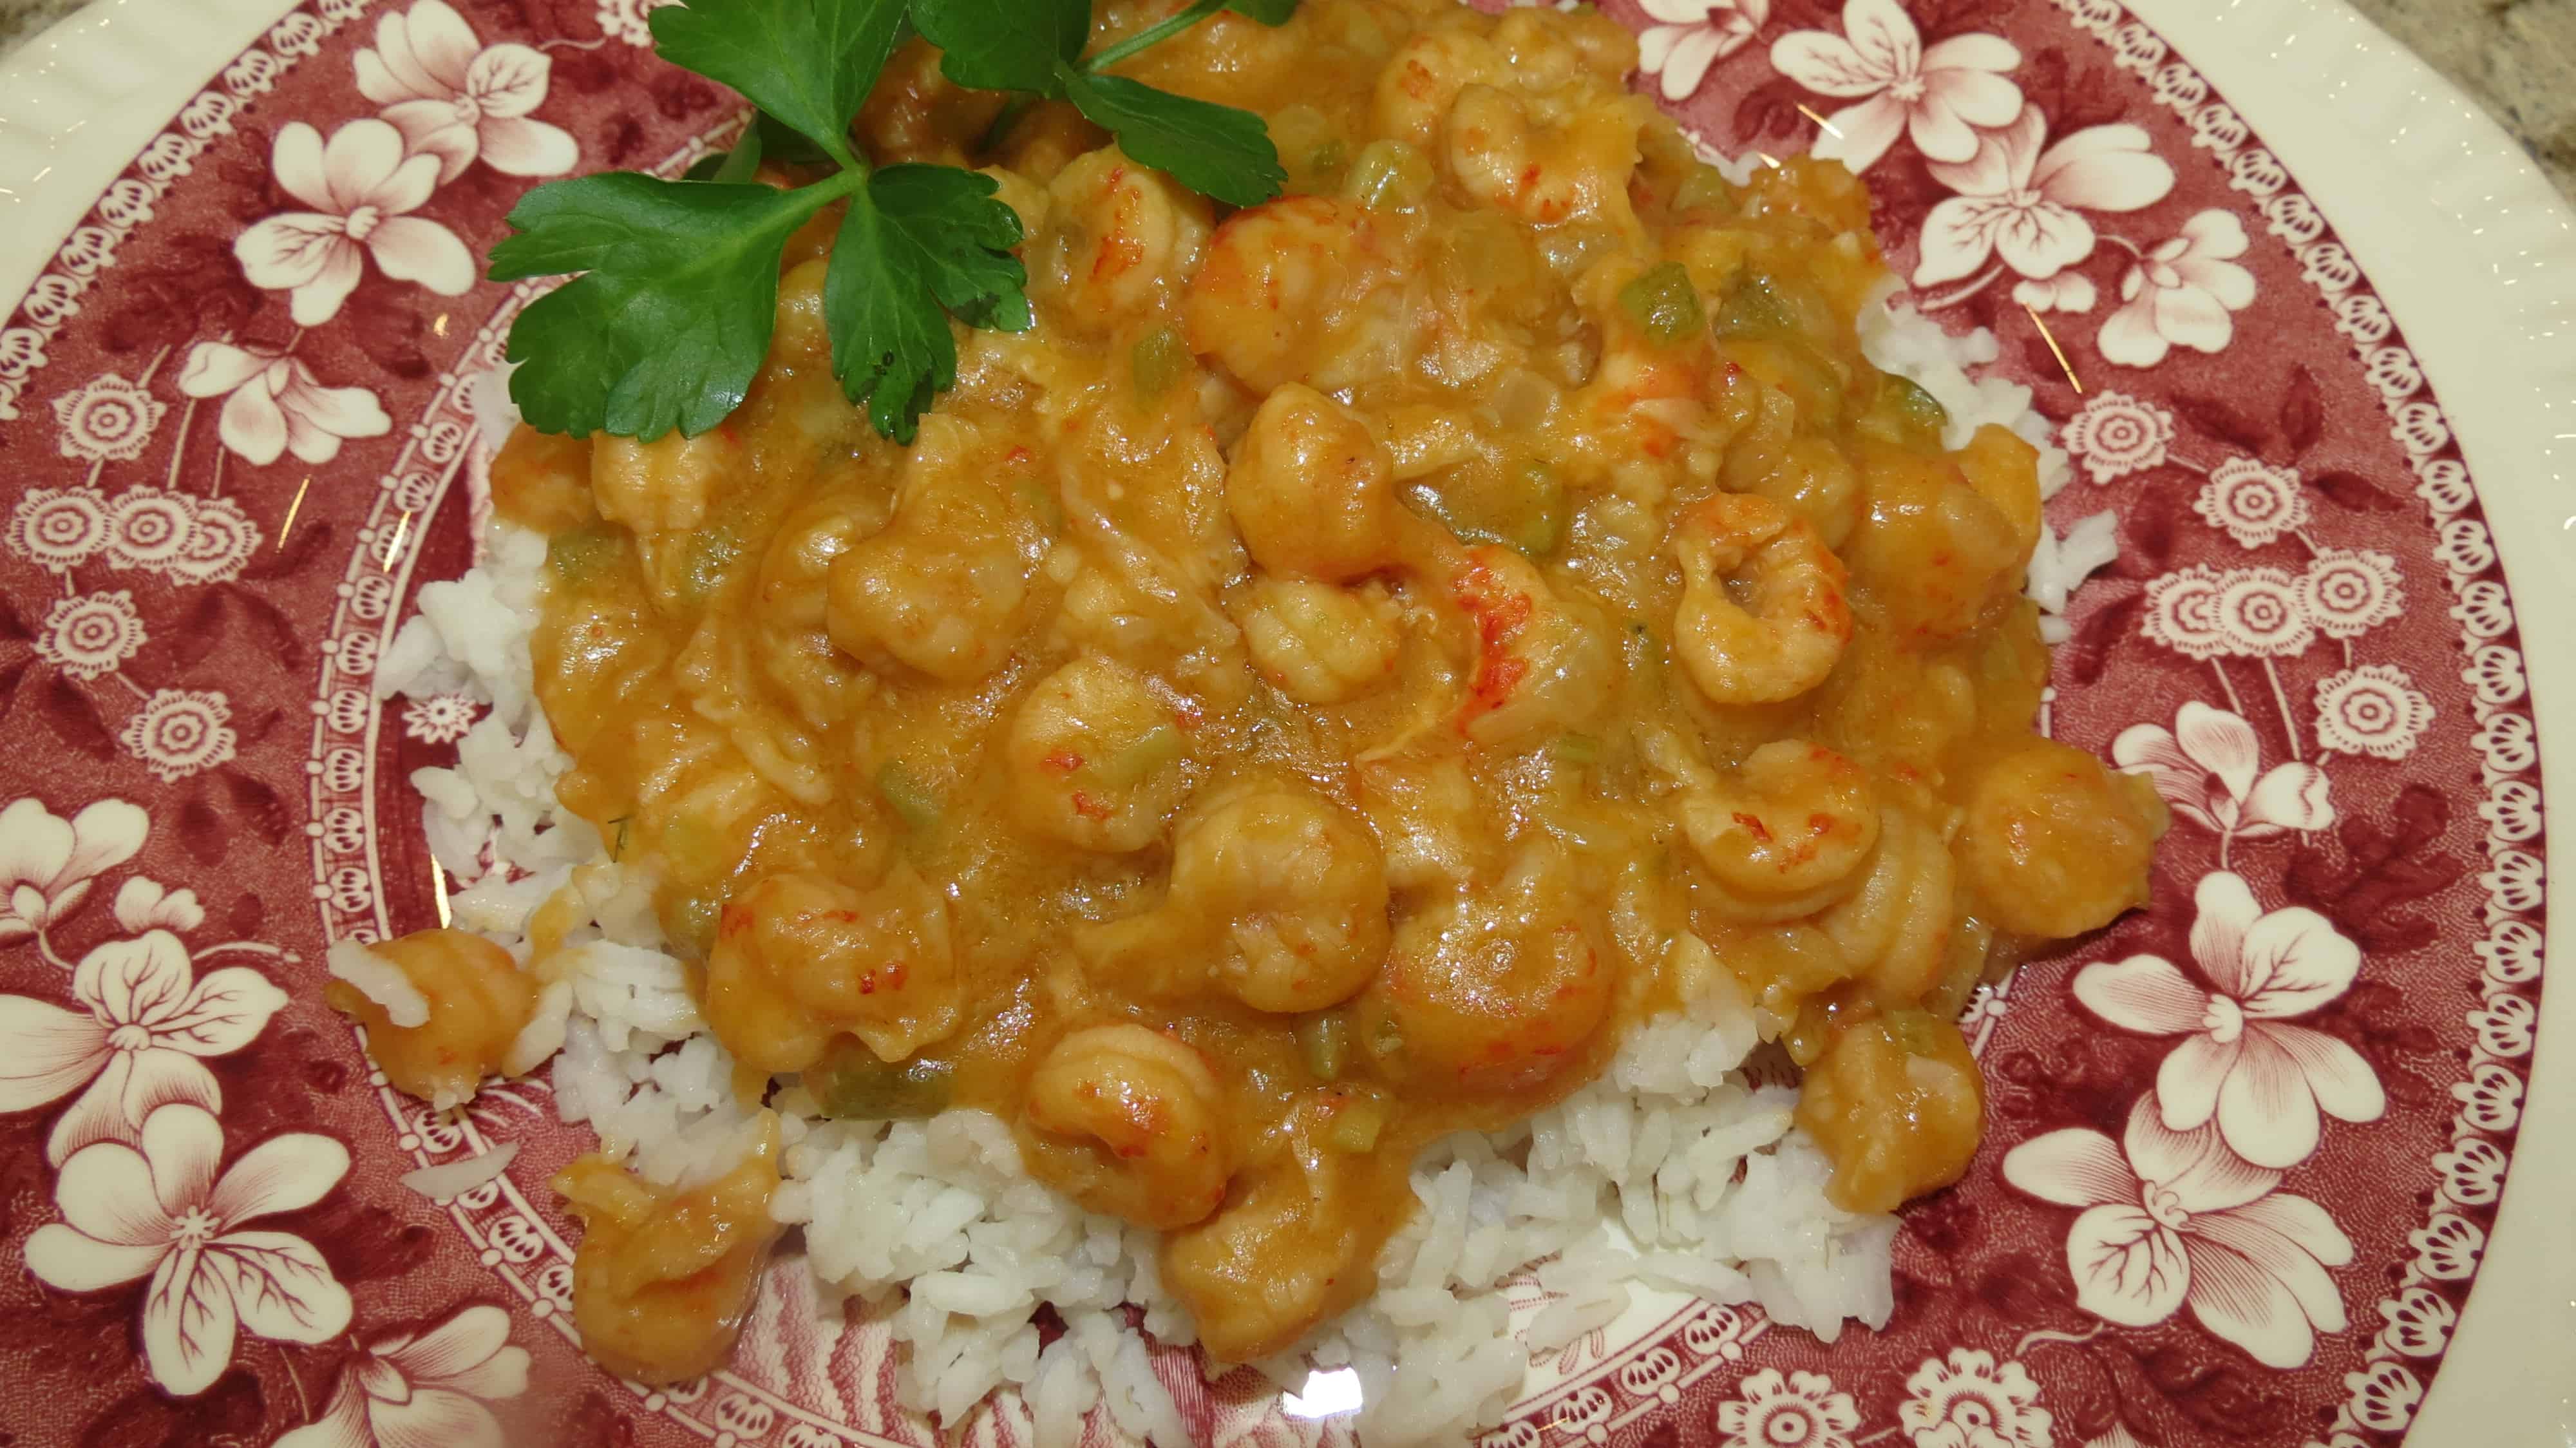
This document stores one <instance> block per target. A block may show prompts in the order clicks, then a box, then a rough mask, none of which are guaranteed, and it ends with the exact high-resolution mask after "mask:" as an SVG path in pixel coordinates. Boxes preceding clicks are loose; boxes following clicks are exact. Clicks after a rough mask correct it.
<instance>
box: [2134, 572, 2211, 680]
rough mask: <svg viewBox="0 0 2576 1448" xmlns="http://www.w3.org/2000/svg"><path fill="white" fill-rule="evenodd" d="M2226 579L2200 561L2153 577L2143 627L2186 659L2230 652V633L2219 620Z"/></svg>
mask: <svg viewBox="0 0 2576 1448" xmlns="http://www.w3.org/2000/svg"><path fill="white" fill-rule="evenodd" d="M2222 582H2224V580H2223V579H2222V578H2221V577H2220V575H2219V573H2218V571H2217V570H2216V569H2213V568H2210V567H2208V566H2206V565H2204V564H2198V563H2195V564H2193V565H2192V566H2191V567H2189V568H2185V569H2182V570H2181V571H2179V572H2175V573H2165V574H2159V575H2158V576H2156V577H2155V578H2153V579H2150V580H2149V581H2148V583H2147V617H2146V622H2145V623H2143V624H2141V625H2140V626H2139V627H2140V629H2141V630H2142V631H2143V632H2144V633H2145V634H2146V636H2147V637H2148V639H2149V640H2151V641H2153V642H2155V643H2160V644H2162V645H2164V646H2165V647H2166V648H2169V649H2171V650H2173V651H2174V652H2175V653H2178V654H2180V655H2182V656H2183V657H2184V658H2186V659H2214V658H2217V657H2218V656H2219V655H2221V654H2223V653H2226V652H2227V635H2226V633H2225V632H2224V631H2222V630H2221V629H2220V627H2219V623H2218V591H2219V586H2220V584H2221V583H2222Z"/></svg>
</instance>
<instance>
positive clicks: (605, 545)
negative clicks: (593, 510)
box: [546, 523, 626, 584]
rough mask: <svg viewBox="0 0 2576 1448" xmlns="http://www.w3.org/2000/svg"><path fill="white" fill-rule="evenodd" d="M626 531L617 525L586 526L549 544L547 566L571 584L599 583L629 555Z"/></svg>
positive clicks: (597, 524)
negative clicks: (608, 571)
mask: <svg viewBox="0 0 2576 1448" xmlns="http://www.w3.org/2000/svg"><path fill="white" fill-rule="evenodd" d="M625 534H626V530H625V529H623V528H620V527H618V526H617V525H616V524H614V523H585V524H583V525H582V526H580V527H578V528H567V529H565V530H564V531H562V532H560V533H557V534H556V535H555V536H553V537H552V538H549V539H547V540H546V566H547V567H548V568H551V569H552V570H554V575H555V577H557V578H559V579H561V580H563V581H564V582H566V583H570V584H584V583H591V582H595V581H597V579H598V578H599V577H600V575H601V574H602V573H603V572H605V571H606V570H608V569H610V568H613V567H615V566H616V564H617V561H618V559H619V558H620V557H621V556H623V555H624V553H625V552H626V536H625Z"/></svg>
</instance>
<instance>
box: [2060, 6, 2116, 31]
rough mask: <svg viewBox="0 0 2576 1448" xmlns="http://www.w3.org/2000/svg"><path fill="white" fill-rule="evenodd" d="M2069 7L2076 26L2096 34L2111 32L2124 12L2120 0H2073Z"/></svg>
mask: <svg viewBox="0 0 2576 1448" xmlns="http://www.w3.org/2000/svg"><path fill="white" fill-rule="evenodd" d="M2069 9H2071V10H2072V11H2073V16H2072V18H2073V19H2074V21H2075V28H2076V29H2078V30H2083V31H2088V32H2090V33H2092V34H2094V35H2108V34H2110V33H2111V28H2112V27H2113V26H2115V25H2118V24H2119V23H2120V21H2121V19H2122V16H2123V13H2124V12H2122V11H2121V9H2120V6H2119V3H2118V0H2073V4H2072V5H2071V6H2069Z"/></svg>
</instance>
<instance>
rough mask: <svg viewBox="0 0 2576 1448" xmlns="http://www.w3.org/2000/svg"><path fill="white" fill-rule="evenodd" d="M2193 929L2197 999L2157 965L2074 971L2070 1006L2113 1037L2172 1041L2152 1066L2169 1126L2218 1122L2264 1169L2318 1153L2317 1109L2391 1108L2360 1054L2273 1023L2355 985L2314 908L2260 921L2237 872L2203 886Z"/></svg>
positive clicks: (2141, 959)
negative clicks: (2114, 1029)
mask: <svg viewBox="0 0 2576 1448" xmlns="http://www.w3.org/2000/svg"><path fill="white" fill-rule="evenodd" d="M2193 903H2194V907H2195V908H2196V910H2197V911H2198V914H2197V915H2196V916H2195V918H2194V919H2193V921H2192V926H2191V953H2192V958H2193V959H2194V960H2195V961H2197V962H2198V963H2199V965H2200V972H2201V974H2202V975H2203V976H2204V977H2206V978H2207V979H2208V981H2209V983H2210V986H2211V989H2209V990H2202V989H2201V988H2200V987H2199V986H2198V985H2195V984H2194V983H2193V982H2192V981H2190V980H2189V979H2188V978H2186V977H2185V976H2184V975H2183V973H2182V972H2181V971H2180V970H2178V969H2176V968H2175V967H2174V965H2173V963H2172V962H2170V961H2167V960H2165V959H2164V958H2162V957H2161V956H2154V955H2133V956H2130V957H2129V958H2128V959H2126V960H2123V961H2117V962H2112V961H2097V962H2095V963H2094V964H2092V965H2088V966H2086V967H2084V969H2082V970H2080V971H2078V972H2076V974H2075V983H2074V991H2075V998H2076V999H2077V1000H2079V1001H2082V1002H2083V1003H2084V1006H2085V1008H2086V1009H2087V1010H2090V1011H2091V1012H2093V1014H2095V1015H2097V1016H2100V1017H2101V1018H2102V1019H2104V1020H2106V1021H2109V1022H2110V1023H2111V1024H2112V1025H2115V1026H2118V1027H2120V1028H2121V1029H2122V1030H2129V1031H2137V1032H2139V1033H2141V1034H2143V1035H2150V1036H2181V1037H2182V1038H2183V1041H2182V1044H2180V1045H2178V1046H2176V1047H2174V1049H2173V1050H2172V1051H2171V1052H2170V1053H2169V1054H2167V1055H2166V1057H2165V1060H2164V1065H2163V1066H2161V1067H2159V1068H2158V1069H2157V1071H2156V1097H2157V1099H2158V1100H2159V1101H2160V1102H2161V1103H2162V1104H2163V1113H2164V1115H2163V1120H2164V1124H2165V1125H2166V1126H2167V1127H2169V1128H2171V1129H2172V1130H2175V1131H2192V1130H2196V1129H2198V1128H2199V1127H2201V1126H2204V1125H2206V1124H2208V1123H2209V1122H2210V1121H2211V1120H2212V1119H2213V1118H2214V1119H2215V1120H2216V1121H2217V1123H2218V1133H2219V1135H2220V1137H2221V1138H2223V1139H2224V1140H2225V1141H2226V1143H2227V1149H2228V1150H2230V1151H2233V1152H2235V1153H2236V1154H2237V1155H2238V1156H2241V1157H2243V1158H2244V1159H2245V1160H2247V1161H2249V1162H2251V1163H2253V1164H2254V1165H2256V1166H2261V1167H2275V1168H2279V1167H2290V1166H2296V1165H2297V1164H2299V1163H2300V1162H2302V1161H2305V1160H2307V1159H2308V1157H2309V1156H2310V1155H2312V1154H2314V1153H2315V1151H2316V1149H2317V1140H2318V1136H2319V1123H2318V1119H2317V1118H2318V1113H2319V1112H2320V1111H2322V1112H2324V1113H2325V1114H2326V1115H2329V1116H2332V1117H2335V1118H2336V1119H2338V1120H2342V1121H2376V1120H2378V1119H2379V1117H2380V1114H2381V1113H2382V1112H2384V1111H2386V1110H2387V1109H2388V1098H2387V1096H2386V1095H2385V1094H2384V1093H2382V1092H2381V1090H2380V1086H2379V1078H2378V1077H2377V1076H2376V1075H2374V1074H2372V1072H2371V1069H2370V1063H2369V1062H2367V1061H2364V1060H2363V1059H2362V1058H2361V1053H2360V1052H2358V1051H2355V1050H2354V1049H2353V1048H2352V1047H2350V1046H2348V1045H2346V1044H2344V1043H2343V1042H2342V1041H2340V1040H2337V1039H2336V1038H2334V1037H2333V1036H2329V1035H2327V1034H2326V1033H2325V1032H2323V1031H2318V1030H2312V1029H2310V1028H2309V1027H2306V1026H2292V1025H2284V1024H2282V1022H2284V1021H2287V1020H2290V1019H2291V1018H2293V1017H2296V1016H2304V1015H2307V1014H2309V1013H2310V1012H2312V1011H2315V1010H2318V1009H2320V1008H2322V1007H2324V1006H2326V1005H2328V1004H2330V1003H2331V1002H2333V1001H2334V1000H2336V999H2337V998H2339V997H2341V996H2342V995H2343V993H2344V992H2345V991H2347V990H2349V989H2351V988H2352V982H2353V977H2354V976H2355V975H2357V974H2358V973H2359V972H2360V970H2361V951H2360V949H2359V948H2358V947H2356V946H2355V945H2354V944H2353V943H2352V942H2351V941H2349V940H2346V939H2344V938H2343V936H2341V935H2340V934H2337V933H2336V931H2335V928H2334V926H2333V925H2332V924H2331V923H2329V922H2328V921H2327V920H2326V918H2325V917H2324V916H2322V915H2319V914H2318V913H2317V912H2315V911H2314V910H2309V909H2305V908H2302V907H2299V906H2292V907H2290V908H2289V909H2286V910H2275V911H2272V912H2271V913H2269V914H2265V913H2264V912H2263V909H2262V907H2261V906H2259V905H2257V904H2256V903H2255V902H2254V892H2253V890H2252V889H2251V888H2249V887H2248V886H2247V885H2246V883H2245V881H2244V879H2243V878H2242V877H2240V876H2237V875H2233V874H2230V873H2228V872H2226V871H2224V870H2221V871H2218V872H2216V873H2213V874H2211V875H2209V876H2207V877H2206V878H2204V879H2202V881H2201V882H2200V889H2199V891H2198V893H2197V894H2196V895H2195V897H2194V901H2193Z"/></svg>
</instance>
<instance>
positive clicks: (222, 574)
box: [162, 498, 260, 583]
mask: <svg viewBox="0 0 2576 1448" xmlns="http://www.w3.org/2000/svg"><path fill="white" fill-rule="evenodd" d="M259 540H260V532H259V525H258V524H257V523H254V522H252V521H251V520H250V515H249V514H247V513H244V512H243V511H242V510H241V508H240V506H239V505H237V504H236V503H234V502H233V500H232V499H230V498H199V499H197V500H196V508H195V516H194V517H193V518H191V519H190V520H189V529H188V546H187V547H186V548H185V549H183V550H182V551H181V552H180V554H179V556H178V557H176V558H173V559H171V560H170V561H169V563H167V564H166V565H164V566H163V569H162V571H163V572H164V573H167V574H168V575H169V576H170V577H172V578H174V579H176V580H178V581H179V582H181V583H221V582H223V581H225V580H226V579H230V578H238V577H240V576H241V571H242V568H243V566H244V565H245V564H248V563H249V562H250V557H251V555H252V554H254V553H256V552H258V551H259Z"/></svg>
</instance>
